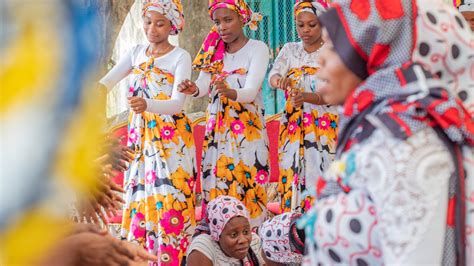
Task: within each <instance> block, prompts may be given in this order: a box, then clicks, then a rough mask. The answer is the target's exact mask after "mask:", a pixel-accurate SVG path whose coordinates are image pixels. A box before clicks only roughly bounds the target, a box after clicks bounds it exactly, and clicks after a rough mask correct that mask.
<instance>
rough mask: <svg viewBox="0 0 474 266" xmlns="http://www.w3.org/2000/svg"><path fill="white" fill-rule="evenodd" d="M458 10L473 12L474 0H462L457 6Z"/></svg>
mask: <svg viewBox="0 0 474 266" xmlns="http://www.w3.org/2000/svg"><path fill="white" fill-rule="evenodd" d="M459 12H474V0H464V1H463V3H462V4H461V5H460V6H459Z"/></svg>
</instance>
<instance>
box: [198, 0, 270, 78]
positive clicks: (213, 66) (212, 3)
mask: <svg viewBox="0 0 474 266" xmlns="http://www.w3.org/2000/svg"><path fill="white" fill-rule="evenodd" d="M219 8H227V9H230V10H232V11H235V12H236V13H237V14H239V16H240V17H241V18H242V20H243V22H244V24H246V25H248V26H249V28H250V29H251V30H256V29H257V23H258V21H260V20H261V19H262V16H261V15H260V14H258V13H254V12H253V11H252V9H250V7H249V6H248V4H247V3H246V2H245V0H209V15H210V17H211V19H212V18H213V17H212V16H213V14H214V11H216V10H217V9H219ZM224 54H225V44H224V41H222V38H221V36H220V35H219V32H218V31H217V27H216V26H215V25H214V26H213V27H212V29H211V32H210V33H209V34H208V35H207V37H206V38H205V39H204V42H203V44H202V46H201V50H200V51H199V53H198V54H197V56H196V58H195V59H194V62H193V68H194V69H195V70H200V71H204V72H208V73H219V72H220V71H221V70H222V67H223V62H222V61H223V60H224Z"/></svg>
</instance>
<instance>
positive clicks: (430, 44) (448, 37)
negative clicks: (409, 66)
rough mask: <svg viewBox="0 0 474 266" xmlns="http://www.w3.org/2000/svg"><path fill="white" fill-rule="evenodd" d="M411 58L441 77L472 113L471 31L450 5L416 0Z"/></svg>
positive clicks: (473, 51) (473, 55) (473, 66)
mask: <svg viewBox="0 0 474 266" xmlns="http://www.w3.org/2000/svg"><path fill="white" fill-rule="evenodd" d="M417 2H418V7H419V10H418V17H417V19H416V27H417V31H416V33H417V37H416V45H415V49H414V51H413V61H415V62H418V63H421V64H422V65H423V67H425V68H426V69H427V70H428V71H430V72H431V73H432V74H434V75H436V76H438V77H439V78H440V79H441V80H443V81H444V82H445V83H446V85H447V87H446V89H447V90H449V91H450V92H451V93H452V94H453V95H456V96H457V97H458V98H459V99H461V100H462V101H463V102H464V106H465V107H467V108H468V110H469V113H471V114H474V60H473V58H474V35H473V33H472V32H471V29H470V27H469V25H468V23H466V21H465V20H464V18H463V17H462V16H461V15H460V14H459V13H458V12H457V11H456V9H455V8H454V7H452V6H451V5H448V4H444V3H441V1H439V2H438V3H437V4H436V5H433V4H431V5H430V3H433V0H419V1H417Z"/></svg>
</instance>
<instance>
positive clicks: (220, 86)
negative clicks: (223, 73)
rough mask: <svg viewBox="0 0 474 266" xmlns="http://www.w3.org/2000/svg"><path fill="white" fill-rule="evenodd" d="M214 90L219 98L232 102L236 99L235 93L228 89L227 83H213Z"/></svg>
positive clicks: (219, 81)
mask: <svg viewBox="0 0 474 266" xmlns="http://www.w3.org/2000/svg"><path fill="white" fill-rule="evenodd" d="M214 88H215V89H216V91H217V94H219V96H220V97H226V98H229V99H231V100H233V101H235V100H236V99H237V91H236V90H234V89H231V88H229V86H228V85H227V82H225V81H224V80H217V81H216V82H215V83H214Z"/></svg>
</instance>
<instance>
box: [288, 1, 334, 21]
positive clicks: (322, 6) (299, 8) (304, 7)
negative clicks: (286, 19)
mask: <svg viewBox="0 0 474 266" xmlns="http://www.w3.org/2000/svg"><path fill="white" fill-rule="evenodd" d="M327 8H328V4H327V2H326V1H325V0H311V1H309V0H296V2H295V6H294V12H295V18H296V16H298V14H300V13H301V12H309V13H312V14H314V15H316V16H319V15H321V14H322V13H323V12H324V11H325V10H326V9H327Z"/></svg>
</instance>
